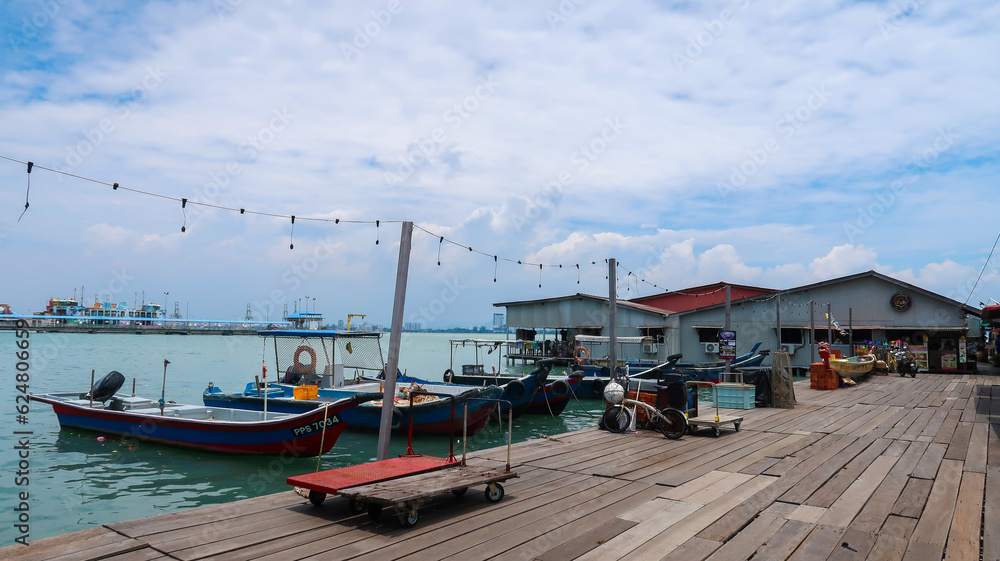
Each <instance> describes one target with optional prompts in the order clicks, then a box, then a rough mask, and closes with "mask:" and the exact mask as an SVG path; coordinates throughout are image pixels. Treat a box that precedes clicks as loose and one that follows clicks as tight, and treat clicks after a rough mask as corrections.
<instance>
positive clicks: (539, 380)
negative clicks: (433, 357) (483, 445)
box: [398, 363, 550, 419]
mask: <svg viewBox="0 0 1000 561" xmlns="http://www.w3.org/2000/svg"><path fill="white" fill-rule="evenodd" d="M549 370H550V367H549V366H548V363H546V364H545V365H543V366H541V367H540V368H537V369H535V370H534V371H533V372H531V373H530V374H527V375H525V376H493V375H485V374H483V375H469V374H454V375H450V376H448V380H449V382H448V383H449V384H453V385H457V386H467V387H469V388H484V387H488V386H491V385H497V386H499V387H500V388H501V389H502V390H503V393H502V394H501V395H500V399H501V400H502V401H501V402H500V403H499V404H498V405H497V408H496V410H497V415H498V416H500V417H501V418H503V419H507V410H508V409H510V411H511V418H513V419H516V418H518V417H520V416H521V415H523V414H524V413H525V412H526V411H527V410H528V407H529V406H530V405H531V403H532V400H534V399H535V396H536V395H538V392H539V391H541V390H542V388H543V387H544V386H545V383H546V380H547V379H548V375H549ZM398 380H400V381H402V382H403V383H411V382H412V383H417V384H421V385H423V384H433V383H435V382H428V381H427V380H421V379H419V378H412V377H409V376H401V377H400V378H398ZM504 402H507V403H504ZM508 403H509V405H508Z"/></svg>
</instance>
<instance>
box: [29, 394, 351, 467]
mask: <svg viewBox="0 0 1000 561" xmlns="http://www.w3.org/2000/svg"><path fill="white" fill-rule="evenodd" d="M31 399H32V400H34V401H38V402H41V403H48V404H49V405H51V406H52V410H53V411H54V412H55V414H56V416H57V417H58V418H59V425H60V426H63V427H73V428H79V429H84V430H90V431H96V432H101V433H105V434H120V435H123V436H125V437H126V438H135V439H137V440H140V441H150V442H157V443H161V444H170V445H174V446H181V447H185V448H195V449H198V450H207V451H211V452H222V453H227V454H292V455H296V456H315V455H318V454H321V453H326V452H328V451H330V449H331V448H333V445H334V444H335V443H336V442H337V438H338V437H339V436H340V433H341V432H343V430H344V427H346V426H347V425H346V424H345V423H344V421H343V419H342V416H343V414H344V412H346V411H349V410H350V409H352V408H353V407H354V406H355V405H357V404H358V399H355V398H348V399H341V400H338V401H335V402H332V403H329V404H328V406H327V407H323V408H319V409H313V410H310V411H307V412H304V413H301V414H298V415H293V414H289V413H278V412H274V411H269V412H268V413H267V414H266V415H265V414H264V413H263V412H258V411H242V410H238V409H225V408H218V407H203V406H200V405H181V404H177V403H164V406H163V408H162V409H161V408H160V406H159V403H158V402H156V401H153V400H151V399H145V398H141V397H132V396H126V397H111V398H110V399H108V401H107V403H106V404H105V403H102V402H101V401H97V400H92V399H89V395H87V394H81V393H79V392H77V393H68V392H66V393H48V394H39V395H32V396H31ZM324 429H325V430H324Z"/></svg>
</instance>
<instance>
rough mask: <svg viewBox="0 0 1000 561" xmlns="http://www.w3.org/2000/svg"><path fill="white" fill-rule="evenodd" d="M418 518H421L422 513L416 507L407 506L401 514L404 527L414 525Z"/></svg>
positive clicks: (401, 522) (401, 523)
mask: <svg viewBox="0 0 1000 561" xmlns="http://www.w3.org/2000/svg"><path fill="white" fill-rule="evenodd" d="M417 520H420V515H419V514H418V513H417V509H416V508H407V509H406V510H405V511H404V512H401V513H400V514H399V524H400V525H401V526H402V527H404V528H412V527H414V526H415V525H416V524H417Z"/></svg>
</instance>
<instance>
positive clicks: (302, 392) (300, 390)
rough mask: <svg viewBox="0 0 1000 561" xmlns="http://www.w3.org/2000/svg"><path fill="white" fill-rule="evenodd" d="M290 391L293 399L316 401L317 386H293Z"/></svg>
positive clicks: (317, 394)
mask: <svg viewBox="0 0 1000 561" xmlns="http://www.w3.org/2000/svg"><path fill="white" fill-rule="evenodd" d="M292 391H293V392H294V394H295V399H316V398H317V397H318V396H319V387H318V386H295V389H294V390H292Z"/></svg>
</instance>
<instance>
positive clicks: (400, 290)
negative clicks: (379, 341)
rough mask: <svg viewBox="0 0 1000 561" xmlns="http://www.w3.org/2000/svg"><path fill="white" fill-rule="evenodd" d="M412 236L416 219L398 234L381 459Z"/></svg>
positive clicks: (385, 445)
mask: <svg viewBox="0 0 1000 561" xmlns="http://www.w3.org/2000/svg"><path fill="white" fill-rule="evenodd" d="M412 238H413V222H403V225H402V227H401V228H400V235H399V263H398V264H397V265H396V294H395V296H394V297H393V302H392V326H391V328H390V332H389V359H388V361H387V363H386V365H385V381H384V392H383V394H382V418H381V419H380V420H381V422H380V423H379V430H378V455H377V456H376V457H377V458H378V459H379V460H386V459H388V458H389V433H390V432H392V410H393V408H394V407H395V399H394V398H395V396H396V371H397V370H398V368H399V338H400V336H401V335H402V333H403V305H404V303H405V302H406V277H407V274H408V272H409V269H410V244H411V240H412ZM411 422H412V421H411Z"/></svg>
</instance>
